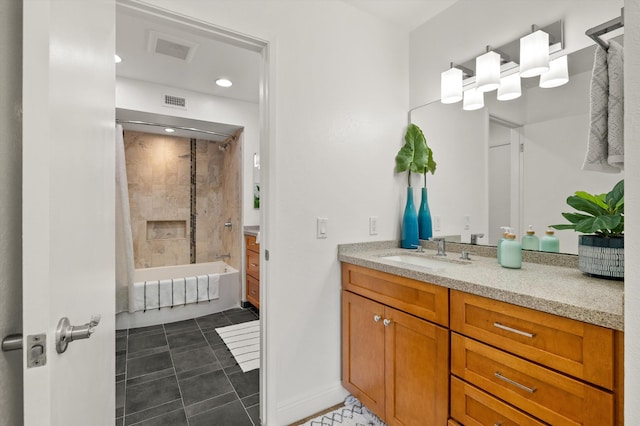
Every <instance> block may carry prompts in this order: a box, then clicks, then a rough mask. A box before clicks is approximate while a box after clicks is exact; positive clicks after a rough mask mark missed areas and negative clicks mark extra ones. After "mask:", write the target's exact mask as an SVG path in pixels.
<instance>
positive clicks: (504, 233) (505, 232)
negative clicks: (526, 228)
mask: <svg viewBox="0 0 640 426" xmlns="http://www.w3.org/2000/svg"><path fill="white" fill-rule="evenodd" d="M500 229H502V238H500V239H499V240H498V264H500V265H501V264H502V261H501V260H500V255H501V254H502V243H503V242H504V240H506V239H507V235H508V234H509V233H510V231H511V228H509V227H508V226H501V227H500Z"/></svg>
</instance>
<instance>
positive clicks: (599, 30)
mask: <svg viewBox="0 0 640 426" xmlns="http://www.w3.org/2000/svg"><path fill="white" fill-rule="evenodd" d="M622 27H624V7H623V8H622V9H620V16H618V17H617V18H613V19H611V20H610V21H607V22H605V23H604V24H600V25H598V26H596V27H593V28H589V29H588V30H587V31H585V34H586V35H587V37H589V38H592V39H593V41H595V42H596V43H598V44H599V45H600V46H601V47H602V48H603V49H604V50H607V49H608V48H609V42H607V41H606V40H603V39H601V38H600V36H601V35H603V34H606V33H608V32H610V31H613V30H617V29H618V28H622Z"/></svg>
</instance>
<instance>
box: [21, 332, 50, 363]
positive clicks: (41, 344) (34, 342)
mask: <svg viewBox="0 0 640 426" xmlns="http://www.w3.org/2000/svg"><path fill="white" fill-rule="evenodd" d="M25 349H26V350H27V368H32V367H42V366H43V365H46V364H47V335H46V334H44V333H42V334H33V335H31V336H27V347H26V348H25Z"/></svg>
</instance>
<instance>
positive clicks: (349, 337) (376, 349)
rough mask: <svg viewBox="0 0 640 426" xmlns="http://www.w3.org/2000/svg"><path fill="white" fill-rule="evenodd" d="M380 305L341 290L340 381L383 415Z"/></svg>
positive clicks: (382, 310) (381, 309) (382, 357)
mask: <svg viewBox="0 0 640 426" xmlns="http://www.w3.org/2000/svg"><path fill="white" fill-rule="evenodd" d="M383 318H384V306H383V305H381V304H379V303H376V302H373V301H371V300H369V299H365V298H364V297H361V296H358V295H355V294H353V293H350V292H348V291H343V292H342V384H343V385H344V387H345V388H346V389H347V390H348V391H349V392H351V393H352V394H353V395H354V396H355V397H356V398H358V399H359V400H360V401H361V402H362V403H363V404H364V405H366V406H367V408H369V409H370V410H371V411H373V412H374V413H376V414H377V415H378V416H380V417H382V418H384V414H385V413H384V397H385V395H384V343H385V342H384V332H385V330H384V329H385V327H384V326H383V325H382V319H383Z"/></svg>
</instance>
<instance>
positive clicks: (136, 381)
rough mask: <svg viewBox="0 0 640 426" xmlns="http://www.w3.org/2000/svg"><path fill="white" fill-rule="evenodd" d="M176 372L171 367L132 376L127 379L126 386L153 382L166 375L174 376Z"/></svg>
mask: <svg viewBox="0 0 640 426" xmlns="http://www.w3.org/2000/svg"><path fill="white" fill-rule="evenodd" d="M175 375H176V372H175V371H174V369H173V367H171V368H166V369H164V370H160V371H156V372H153V373H149V374H145V375H144V376H138V377H134V378H133V379H128V380H127V386H136V385H141V384H142V383H147V382H153V381H154V380H158V379H162V378H164V377H168V376H175Z"/></svg>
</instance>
